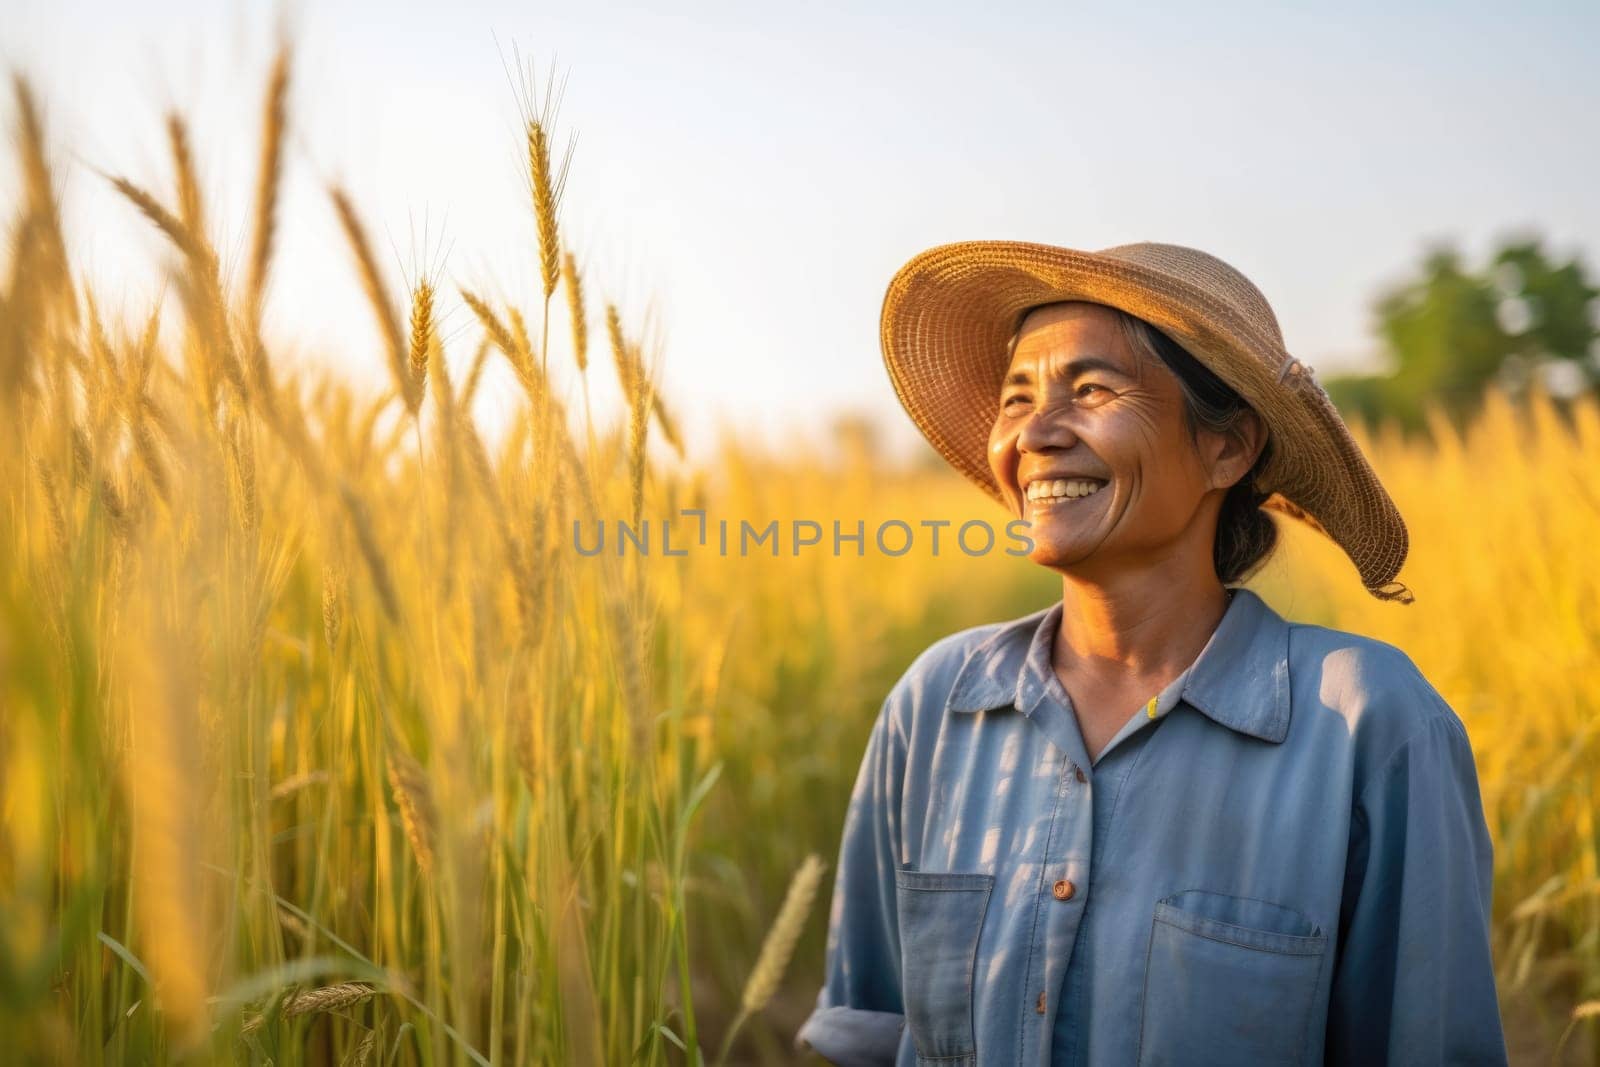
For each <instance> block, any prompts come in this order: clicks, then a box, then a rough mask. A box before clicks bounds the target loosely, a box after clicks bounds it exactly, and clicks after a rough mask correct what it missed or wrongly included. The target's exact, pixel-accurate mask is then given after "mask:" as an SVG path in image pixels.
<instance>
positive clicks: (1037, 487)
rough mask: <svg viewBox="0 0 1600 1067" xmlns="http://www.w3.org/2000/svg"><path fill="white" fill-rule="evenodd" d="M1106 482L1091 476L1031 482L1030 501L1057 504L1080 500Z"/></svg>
mask: <svg viewBox="0 0 1600 1067" xmlns="http://www.w3.org/2000/svg"><path fill="white" fill-rule="evenodd" d="M1105 484H1106V483H1105V482H1097V481H1094V480H1092V479H1089V478H1057V479H1055V480H1054V481H1049V480H1043V481H1037V482H1029V483H1028V489H1027V497H1028V503H1030V504H1055V503H1059V502H1061V501H1065V500H1078V499H1081V498H1083V497H1086V496H1092V495H1093V494H1095V493H1098V492H1099V491H1100V489H1101V488H1102V487H1103V486H1104V485H1105Z"/></svg>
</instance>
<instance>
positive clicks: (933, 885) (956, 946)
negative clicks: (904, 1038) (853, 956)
mask: <svg viewBox="0 0 1600 1067" xmlns="http://www.w3.org/2000/svg"><path fill="white" fill-rule="evenodd" d="M894 883H895V894H896V903H897V905H898V910H899V920H900V958H901V975H902V983H901V984H902V987H903V988H902V991H903V993H904V995H905V1009H906V1028H907V1029H909V1030H910V1031H911V1039H912V1043H913V1044H914V1045H915V1046H916V1050H917V1062H918V1063H933V1062H937V1063H938V1064H939V1067H965V1065H970V1064H975V1063H976V1062H977V1050H976V1042H975V1040H974V1036H973V1025H972V977H973V968H974V967H975V966H976V963H977V955H978V934H979V933H980V931H982V929H983V917H984V914H985V913H986V912H987V911H988V908H989V895H990V893H991V892H992V891H993V890H994V875H992V874H968V873H953V872H939V871H912V870H905V869H899V870H896V871H895V875H894Z"/></svg>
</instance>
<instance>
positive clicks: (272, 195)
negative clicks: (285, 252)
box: [247, 45, 289, 319]
mask: <svg viewBox="0 0 1600 1067" xmlns="http://www.w3.org/2000/svg"><path fill="white" fill-rule="evenodd" d="M288 93H289V48H288V46H287V45H284V46H282V47H280V48H279V49H278V54H277V56H276V57H275V58H274V59H273V61H272V72H271V73H270V74H269V75H268V76H267V97H266V104H265V106H264V108H263V114H262V121H261V156H260V162H259V165H258V167H257V169H256V218H255V237H254V240H253V241H252V242H251V245H250V289H249V296H248V301H249V302H248V305H247V306H248V307H249V308H250V313H251V318H252V319H257V318H259V317H260V314H261V300H262V294H263V293H264V291H265V289H266V285H267V271H268V269H269V268H270V267H271V265H272V242H273V237H274V235H275V233H276V230H277V222H278V186H279V183H280V182H281V180H282V176H283V141H284V128H285V126H286V125H287V116H288V107H287V104H286V98H287V96H288Z"/></svg>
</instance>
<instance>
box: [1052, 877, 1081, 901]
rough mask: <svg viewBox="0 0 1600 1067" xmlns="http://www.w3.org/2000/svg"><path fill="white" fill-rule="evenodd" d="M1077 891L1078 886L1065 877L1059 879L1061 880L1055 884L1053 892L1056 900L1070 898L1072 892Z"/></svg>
mask: <svg viewBox="0 0 1600 1067" xmlns="http://www.w3.org/2000/svg"><path fill="white" fill-rule="evenodd" d="M1077 891H1078V887H1077V886H1075V885H1073V884H1072V883H1071V882H1069V881H1067V880H1066V879H1065V878H1063V879H1061V881H1059V882H1057V883H1056V884H1055V894H1056V899H1057V900H1071V899H1072V894H1074V893H1076V892H1077Z"/></svg>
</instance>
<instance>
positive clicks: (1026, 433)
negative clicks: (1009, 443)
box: [1017, 404, 1078, 452]
mask: <svg viewBox="0 0 1600 1067" xmlns="http://www.w3.org/2000/svg"><path fill="white" fill-rule="evenodd" d="M1068 421H1069V420H1068V418H1067V413H1066V411H1065V410H1063V408H1062V406H1061V405H1059V404H1041V405H1040V406H1039V407H1037V408H1035V409H1034V410H1033V412H1032V413H1030V414H1029V415H1028V417H1027V418H1026V419H1025V420H1023V423H1022V430H1021V431H1020V432H1019V433H1018V434H1017V448H1018V449H1020V450H1021V451H1023V452H1044V451H1047V450H1049V449H1052V448H1071V447H1072V446H1073V445H1074V444H1076V443H1077V441H1078V435H1077V434H1075V433H1074V432H1073V430H1072V427H1071V426H1069V425H1068V424H1067V423H1068Z"/></svg>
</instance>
